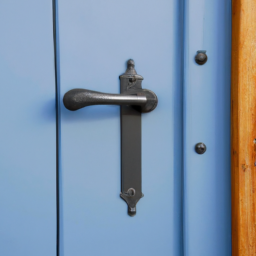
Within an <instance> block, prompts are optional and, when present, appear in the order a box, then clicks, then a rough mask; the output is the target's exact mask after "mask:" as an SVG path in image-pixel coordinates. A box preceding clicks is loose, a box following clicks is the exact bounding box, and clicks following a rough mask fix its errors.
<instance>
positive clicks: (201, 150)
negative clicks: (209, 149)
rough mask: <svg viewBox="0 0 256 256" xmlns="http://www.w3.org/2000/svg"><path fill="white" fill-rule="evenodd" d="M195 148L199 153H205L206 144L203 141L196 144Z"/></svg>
mask: <svg viewBox="0 0 256 256" xmlns="http://www.w3.org/2000/svg"><path fill="white" fill-rule="evenodd" d="M195 150H196V153H197V154H199V155H201V154H204V153H205V151H206V145H205V144H204V143H202V142H200V143H197V144H196V146H195Z"/></svg>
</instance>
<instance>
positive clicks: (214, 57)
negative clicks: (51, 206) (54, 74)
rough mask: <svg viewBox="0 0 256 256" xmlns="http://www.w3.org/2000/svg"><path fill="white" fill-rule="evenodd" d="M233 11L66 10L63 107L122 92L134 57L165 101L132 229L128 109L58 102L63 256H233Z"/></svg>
mask: <svg viewBox="0 0 256 256" xmlns="http://www.w3.org/2000/svg"><path fill="white" fill-rule="evenodd" d="M230 6H231V3H230V1H229V0H227V1H219V0H218V1H208V2H206V1H203V0H190V1H178V0H177V1H176V0H174V1H169V0H161V1H144V0H142V1H135V0H132V1H129V3H127V2H121V1H117V0H111V1H107V2H106V1H103V0H97V1H92V0H87V1H82V0H75V1H72V2H71V1H67V0H59V1H58V32H59V44H58V49H59V58H60V59H59V70H60V73H59V78H60V98H61V99H62V97H63V96H64V94H65V93H66V92H67V91H69V90H71V89H74V88H85V89H91V90H95V91H101V92H106V93H119V91H120V85H119V78H118V76H119V75H121V74H122V73H124V71H125V69H126V65H125V64H126V61H127V60H128V59H130V58H133V59H134V60H135V69H136V70H137V72H138V74H139V75H142V76H143V77H144V81H143V83H142V86H143V88H147V89H150V90H153V91H154V92H155V93H156V94H157V96H158V99H159V104H158V106H157V108H156V109H155V110H154V111H153V112H152V113H149V114H143V115H142V192H143V193H144V195H145V197H143V198H142V199H141V200H140V201H139V203H138V205H137V214H136V216H135V217H133V218H131V217H129V216H128V214H127V205H126V203H125V202H124V201H122V200H121V199H120V197H119V194H120V191H121V170H120V166H121V163H120V109H119V107H117V106H91V107H86V108H84V109H81V110H78V111H75V112H71V111H69V110H67V109H66V108H65V107H64V105H63V103H62V102H61V103H60V145H59V149H60V151H59V154H60V252H61V253H60V255H65V256H71V255H72V256H73V255H80V254H86V255H87V254H88V255H96V256H98V255H124V256H128V255H130V254H131V253H132V254H133V255H152V256H155V255H175V256H176V255H189V256H197V255H221V256H224V255H225V256H227V255H231V252H230V245H231V240H230V176H229V173H230V166H229V122H230V121H229V103H230V100H229V90H230V81H229V73H230V64H229V61H230V58H229V56H230V54H229V52H230V31H229V29H230ZM183 22H184V23H183ZM198 50H206V51H207V55H208V61H207V63H206V64H205V65H203V66H199V65H197V64H196V63H195V61H194V57H195V55H196V52H197V51H198ZM198 142H204V143H205V144H206V146H207V151H206V153H205V154H203V155H198V154H196V153H195V149H194V147H195V144H196V143H198Z"/></svg>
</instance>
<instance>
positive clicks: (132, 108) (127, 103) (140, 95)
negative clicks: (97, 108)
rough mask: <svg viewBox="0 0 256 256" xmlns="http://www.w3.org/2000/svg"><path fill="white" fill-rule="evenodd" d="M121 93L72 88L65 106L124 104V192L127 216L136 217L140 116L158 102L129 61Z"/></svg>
mask: <svg viewBox="0 0 256 256" xmlns="http://www.w3.org/2000/svg"><path fill="white" fill-rule="evenodd" d="M119 78H120V91H121V93H120V94H110V93H101V92H96V91H91V90H87V89H73V90H70V91H68V92H67V93H66V94H65V95H64V98H63V103H64V105H65V107H66V108H67V109H69V110H72V111H74V110H78V109H80V108H83V107H87V106H91V105H121V108H120V109H121V172H122V175H121V193H120V197H121V198H122V199H123V200H124V201H125V202H126V203H127V205H128V214H129V215H130V216H134V215H135V214H136V205H137V203H138V201H139V200H140V199H141V198H142V197H143V193H142V191H141V190H142V189H141V113H146V112H150V111H152V110H154V109H155V108H156V106H157V103H158V100H157V96H156V94H155V93H154V92H152V91H150V90H147V89H143V88H142V86H141V83H142V80H143V77H142V76H140V75H138V74H137V72H136V71H135V69H134V61H133V60H129V61H128V62H127V70H126V72H125V73H124V74H123V75H121V76H119Z"/></svg>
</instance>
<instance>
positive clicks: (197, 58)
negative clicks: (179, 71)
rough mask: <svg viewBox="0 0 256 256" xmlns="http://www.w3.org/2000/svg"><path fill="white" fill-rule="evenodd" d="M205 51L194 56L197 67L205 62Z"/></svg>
mask: <svg viewBox="0 0 256 256" xmlns="http://www.w3.org/2000/svg"><path fill="white" fill-rule="evenodd" d="M207 58H208V57H207V55H206V51H202V50H201V51H197V55H196V56H195V61H196V63H197V64H198V65H203V64H204V63H206V61H207Z"/></svg>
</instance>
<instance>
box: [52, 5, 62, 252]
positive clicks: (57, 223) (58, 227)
mask: <svg viewBox="0 0 256 256" xmlns="http://www.w3.org/2000/svg"><path fill="white" fill-rule="evenodd" d="M52 14H53V44H54V69H55V107H56V109H55V110H56V255H57V256H59V255H60V200H59V197H60V196H59V78H58V53H57V27H56V26H57V7H56V0H52Z"/></svg>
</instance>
